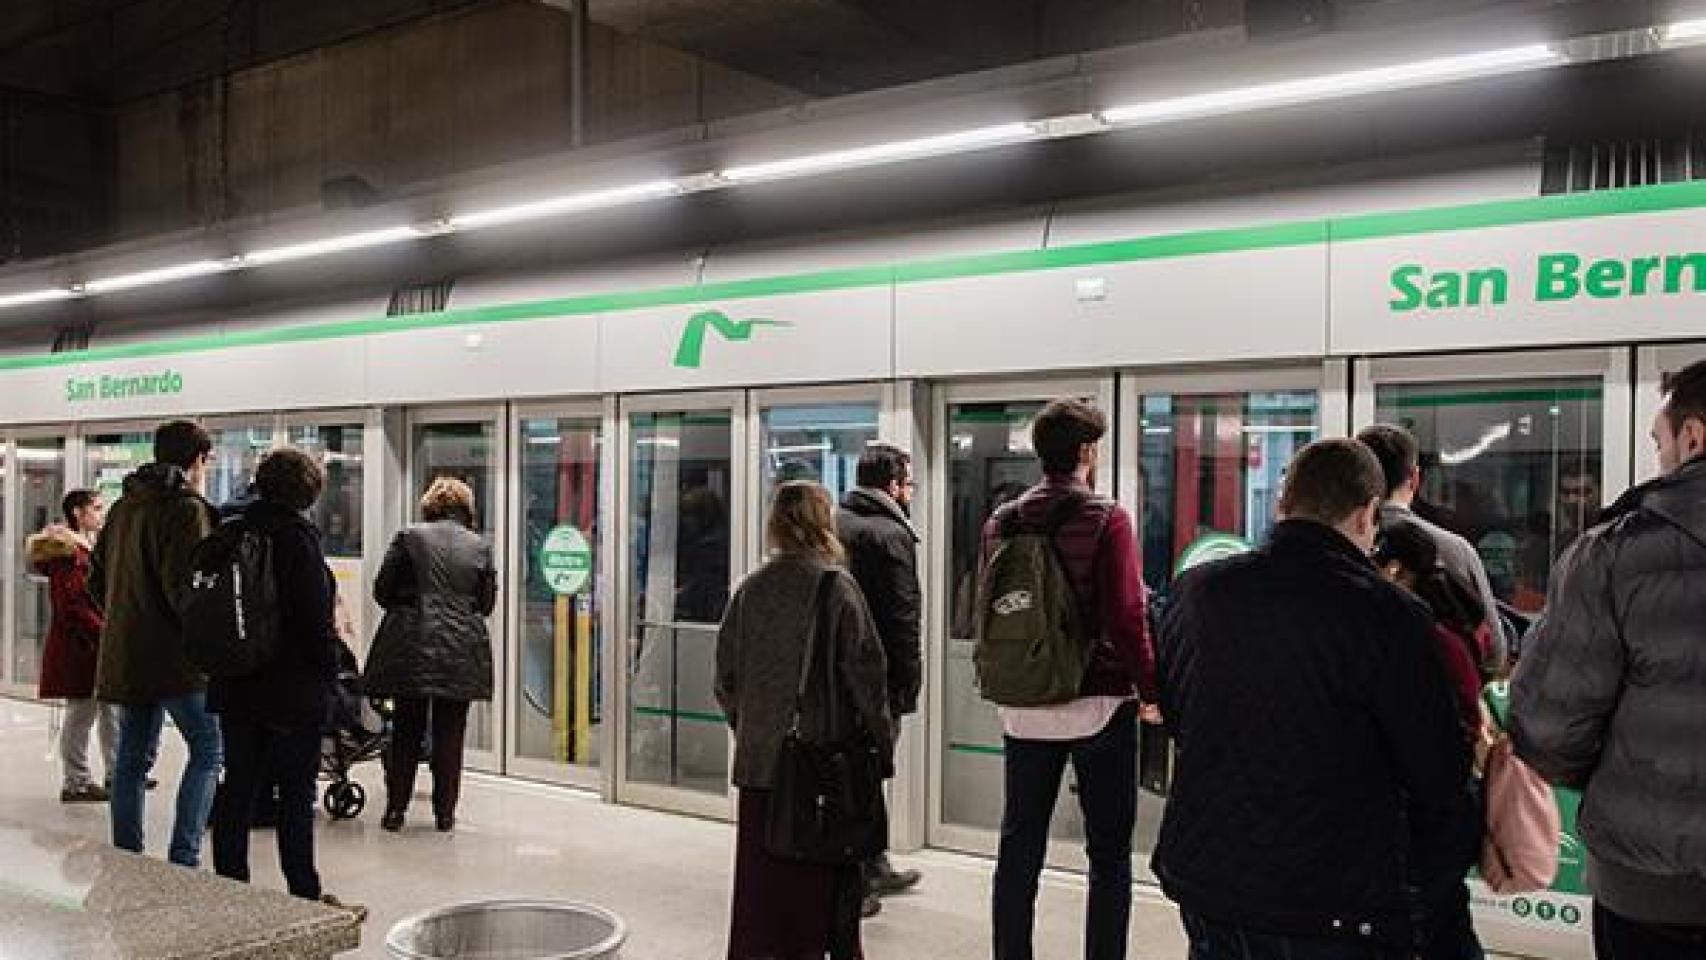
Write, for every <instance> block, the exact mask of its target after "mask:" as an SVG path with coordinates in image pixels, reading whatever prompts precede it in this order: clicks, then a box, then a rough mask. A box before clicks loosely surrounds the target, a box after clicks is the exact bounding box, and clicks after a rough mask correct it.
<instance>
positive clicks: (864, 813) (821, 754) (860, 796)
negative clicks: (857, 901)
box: [764, 571, 888, 866]
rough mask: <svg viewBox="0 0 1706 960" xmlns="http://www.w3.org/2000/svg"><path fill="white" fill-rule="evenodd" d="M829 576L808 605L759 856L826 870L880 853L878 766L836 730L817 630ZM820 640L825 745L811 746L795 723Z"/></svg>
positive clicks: (832, 684)
mask: <svg viewBox="0 0 1706 960" xmlns="http://www.w3.org/2000/svg"><path fill="white" fill-rule="evenodd" d="M836 576H837V573H836V572H835V571H829V572H826V573H824V574H823V576H822V577H820V578H819V580H818V584H817V591H816V593H815V594H814V596H813V598H812V611H811V624H810V626H809V627H808V628H807V634H806V649H805V653H804V654H803V655H802V657H801V660H800V682H799V686H798V687H797V688H796V690H795V693H794V710H793V713H792V715H791V716H790V718H789V721H788V732H787V735H786V736H785V737H784V738H783V740H782V749H781V752H780V754H779V755H778V756H777V761H776V784H775V787H774V788H773V791H772V793H771V796H770V817H769V821H768V823H766V824H765V836H764V845H765V848H766V849H767V850H769V851H770V854H771V855H772V856H774V857H779V858H781V859H784V860H798V861H803V862H805V863H819V864H826V865H831V866H839V865H844V864H851V863H861V862H863V861H865V860H869V859H870V858H872V857H875V856H876V855H877V854H880V853H882V852H883V851H884V850H885V849H887V847H888V811H887V809H886V808H885V807H884V805H883V777H882V769H883V765H882V762H881V758H880V757H878V756H877V747H876V744H875V743H874V741H873V740H872V738H871V737H869V736H867V735H865V732H864V731H863V730H855V731H851V732H849V731H845V730H843V729H842V727H843V726H844V725H843V723H842V721H841V711H840V709H839V707H840V705H839V703H838V701H837V695H838V693H839V691H840V688H841V678H840V677H839V676H838V671H837V669H836V663H837V657H836V643H835V631H834V630H833V629H831V630H825V629H824V628H823V618H824V607H825V606H826V603H825V600H826V598H827V597H828V594H829V586H830V584H831V582H832V581H833V579H834V578H835V577H836ZM823 636H827V638H828V639H827V641H826V642H825V643H823V644H822V645H821V646H822V647H823V661H824V670H823V676H824V681H825V682H824V690H825V694H824V695H825V697H827V699H828V711H829V713H828V716H829V723H828V724H827V727H828V729H827V731H826V735H825V738H824V739H823V740H821V741H813V740H808V739H807V738H806V737H805V735H804V734H803V733H802V731H801V729H800V717H801V712H802V705H803V704H804V701H805V696H806V688H807V686H808V683H809V681H810V679H811V671H812V666H813V664H814V662H815V661H816V659H817V656H818V652H819V649H818V648H819V646H820V644H819V643H818V639H819V638H820V637H823Z"/></svg>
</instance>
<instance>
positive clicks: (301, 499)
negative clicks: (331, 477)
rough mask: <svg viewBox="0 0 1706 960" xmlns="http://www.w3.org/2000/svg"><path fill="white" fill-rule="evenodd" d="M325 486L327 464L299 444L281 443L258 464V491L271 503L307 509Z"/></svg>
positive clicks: (295, 508)
mask: <svg viewBox="0 0 1706 960" xmlns="http://www.w3.org/2000/svg"><path fill="white" fill-rule="evenodd" d="M325 489H326V470H325V468H324V467H321V466H320V461H318V460H316V459H314V458H313V457H311V456H309V455H308V454H306V453H303V452H302V451H301V450H298V449H296V448H295V447H280V448H278V449H277V450H274V451H272V452H271V453H269V454H267V455H266V456H264V457H262V458H261V462H260V465H259V466H257V467H255V492H256V493H258V494H260V496H261V499H262V500H265V501H267V502H269V503H276V504H278V505H279V506H283V507H289V508H290V509H292V510H306V509H308V508H309V507H312V506H313V505H314V501H316V500H318V499H320V493H321V491H323V490H325Z"/></svg>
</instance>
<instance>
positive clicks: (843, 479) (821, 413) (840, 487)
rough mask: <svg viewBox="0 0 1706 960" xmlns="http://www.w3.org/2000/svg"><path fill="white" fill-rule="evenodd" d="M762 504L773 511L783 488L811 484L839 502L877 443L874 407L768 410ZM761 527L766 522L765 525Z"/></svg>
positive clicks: (866, 404)
mask: <svg viewBox="0 0 1706 960" xmlns="http://www.w3.org/2000/svg"><path fill="white" fill-rule="evenodd" d="M763 426H764V447H763V456H764V461H763V464H762V465H761V469H760V474H759V475H760V477H762V483H763V490H762V491H761V493H762V497H761V499H760V501H759V502H760V503H761V504H762V505H763V509H764V510H768V509H769V505H770V495H771V494H772V493H773V492H775V489H776V485H777V484H778V483H784V482H787V481H789V480H811V481H813V482H815V483H821V484H823V485H824V486H825V487H828V488H829V492H830V494H831V495H832V496H834V497H835V499H836V501H837V502H840V500H841V497H842V495H843V494H845V493H846V492H847V491H849V490H851V489H853V486H854V482H855V478H854V474H855V473H856V472H857V468H858V466H859V458H860V457H861V456H862V455H864V453H865V446H866V445H867V444H869V443H872V442H874V441H875V440H876V439H877V405H876V404H874V403H851V404H818V405H812V406H797V407H769V408H766V409H765V411H764V414H763ZM761 522H762V520H761Z"/></svg>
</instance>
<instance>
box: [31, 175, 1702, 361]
mask: <svg viewBox="0 0 1706 960" xmlns="http://www.w3.org/2000/svg"><path fill="white" fill-rule="evenodd" d="M1700 207H1706V181H1695V182H1690V183H1677V184H1664V185H1660V186H1651V187H1633V188H1628V189H1623V190H1606V191H1597V192H1593V193H1585V194H1571V195H1566V196H1557V197H1538V198H1531V199H1522V200H1504V201H1496V202H1491V203H1478V204H1468V205H1464V206H1455V207H1441V208H1435V209H1428V210H1414V211H1403V212H1398V213H1377V214H1367V215H1362V216H1352V217H1343V218H1337V219H1324V220H1306V221H1298V222H1294V223H1280V224H1272V225H1265V226H1257V227H1246V228H1233V229H1217V230H1200V231H1192V232H1187V233H1179V234H1171V235H1165V236H1156V237H1143V238H1138V239H1132V240H1119V241H1113V242H1108V243H1091V244H1080V245H1076V246H1070V247H1059V248H1055V249H1049V250H1023V251H1016V252H1012V253H998V254H979V255H974V256H965V257H950V258H943V259H938V260H925V261H919V262H913V263H905V264H898V265H890V266H877V267H861V268H855V269H845V270H826V271H817V272H812V273H801V274H791V275H784V276H777V277H761V278H756V279H752V280H731V281H724V282H721V283H708V284H701V285H689V286H677V287H664V288H659V289H653V290H637V291H628V292H620V293H610V294H598V295H593V296H582V297H567V298H562V299H553V300H537V301H529V302H525V303H514V304H504V305H501V306H495V307H478V308H471V309H467V310H448V311H444V312H440V313H424V314H412V315H407V316H399V317H377V318H369V319H356V320H343V321H334V322H330V323H317V324H304V325H300V326H293V327H283V328H278V329H271V330H247V331H237V332H233V333H224V334H213V335H206V336H193V337H183V338H179V339H172V340H160V341H154V342H148V343H138V344H128V345H124V346H115V347H99V348H96V349H93V350H85V351H81V352H74V353H57V354H41V355H35V356H21V357H0V370H25V369H36V368H44V367H58V366H66V365H71V364H81V363H95V362H101V361H109V360H128V359H146V358H150V357H159V356H167V355H174V354H184V353H201V352H206V351H209V350H223V349H229V348H233V347H251V346H268V345H275V344H286V343H312V342H316V341H322V340H336V339H343V338H347V337H359V336H371V335H376V334H386V333H401V332H407V331H414V330H430V329H439V328H444V327H455V326H461V325H468V324H491V323H508V322H516V321H526V320H542V319H553V318H565V317H575V316H590V315H594V314H600V313H614V312H621V311H625V310H635V309H640V308H645V307H669V306H683V305H690V304H702V303H706V302H709V301H717V300H742V299H750V298H754V297H774V296H785V295H789V294H808V293H823V292H826V291H834V290H853V289H860V288H868V287H882V286H887V285H890V284H899V283H920V282H926V281H932V280H947V279H958V278H970V277H985V276H997V275H1001V274H1008V273H1024V272H1033V271H1039V270H1056V269H1062V268H1069V267H1085V266H1097V265H1106V264H1117V263H1132V262H1138V261H1143V260H1159V259H1169V258H1178V257H1192V256H1203V255H1207V254H1216V253H1238V252H1248V251H1257V250H1270V249H1276V248H1283V247H1298V246H1312V245H1317V244H1322V243H1343V242H1355V241H1359V240H1375V239H1387V238H1393V237H1403V236H1417V235H1422V234H1430V233H1441V232H1447V231H1454V230H1477V229H1486V228H1490V227H1504V226H1518V225H1523V224H1534V223H1546V222H1552V221H1558V220H1570V219H1591V218H1597V217H1610V216H1621V215H1625V214H1640V213H1659V212H1664V211H1680V210H1692V209H1697V208H1700Z"/></svg>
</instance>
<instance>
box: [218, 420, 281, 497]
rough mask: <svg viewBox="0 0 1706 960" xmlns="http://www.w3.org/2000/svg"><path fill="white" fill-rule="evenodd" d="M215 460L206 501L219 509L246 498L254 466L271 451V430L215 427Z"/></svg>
mask: <svg viewBox="0 0 1706 960" xmlns="http://www.w3.org/2000/svg"><path fill="white" fill-rule="evenodd" d="M210 432H211V433H212V434H213V461H212V462H211V463H210V464H209V465H208V470H207V491H206V493H207V499H208V502H209V503H212V504H213V505H214V506H216V507H223V506H225V505H226V504H229V503H232V502H234V501H237V500H242V499H246V497H247V495H248V493H249V485H250V484H251V483H252V482H253V481H254V479H255V466H256V465H257V464H259V463H260V462H261V457H262V456H265V455H266V452H267V451H268V450H271V449H272V439H273V438H272V427H271V426H270V425H262V424H244V425H242V426H235V427H214V428H213V429H212V430H211V431H210Z"/></svg>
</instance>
